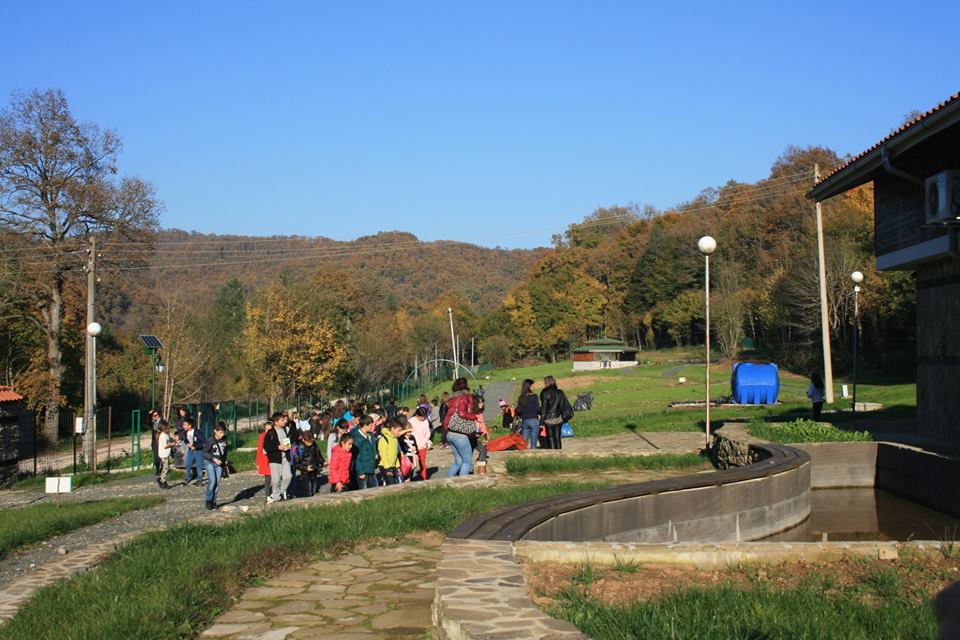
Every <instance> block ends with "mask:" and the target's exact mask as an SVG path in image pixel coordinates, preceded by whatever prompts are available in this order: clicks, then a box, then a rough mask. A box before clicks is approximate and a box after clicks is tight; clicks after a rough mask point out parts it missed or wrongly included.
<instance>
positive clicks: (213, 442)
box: [203, 422, 227, 510]
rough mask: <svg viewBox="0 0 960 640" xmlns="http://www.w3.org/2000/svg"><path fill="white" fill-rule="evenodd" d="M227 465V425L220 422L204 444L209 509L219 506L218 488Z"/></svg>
mask: <svg viewBox="0 0 960 640" xmlns="http://www.w3.org/2000/svg"><path fill="white" fill-rule="evenodd" d="M226 466H227V427H226V426H225V425H224V424H223V423H222V422H220V423H218V424H217V426H216V427H214V429H213V437H212V438H210V439H208V440H207V443H206V444H205V445H203V468H204V470H205V471H206V472H207V509H211V510H212V509H216V508H217V489H219V488H220V478H221V477H223V470H224V469H225V468H226Z"/></svg>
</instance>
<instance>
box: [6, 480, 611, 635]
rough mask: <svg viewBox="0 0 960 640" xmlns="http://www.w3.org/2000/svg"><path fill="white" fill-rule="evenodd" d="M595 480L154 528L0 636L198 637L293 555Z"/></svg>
mask: <svg viewBox="0 0 960 640" xmlns="http://www.w3.org/2000/svg"><path fill="white" fill-rule="evenodd" d="M597 486H600V485H598V484H596V483H594V484H583V483H551V484H550V485H544V486H527V487H522V488H513V489H476V488H465V489H452V488H435V489H425V490H421V491H417V492H410V493H401V494H394V495H390V496H384V497H382V498H377V499H371V500H366V501H364V502H359V503H353V504H351V503H347V504H341V505H336V506H325V507H317V508H312V509H296V510H290V509H284V510H278V511H272V512H266V513H264V514H262V515H258V516H252V517H247V518H245V519H243V520H241V521H238V522H234V523H228V524H224V525H222V526H211V525H199V524H191V525H184V526H181V527H178V528H175V529H172V530H167V531H161V532H155V533H149V534H146V535H144V536H143V537H142V538H139V539H138V540H137V541H135V542H133V543H131V544H130V545H128V546H127V547H124V548H123V550H122V551H121V552H120V553H117V554H115V555H114V556H112V557H111V558H110V559H108V560H107V561H105V562H104V563H103V564H101V565H100V566H99V567H98V568H97V569H95V570H93V571H90V572H88V573H85V574H82V575H78V576H76V577H73V578H71V579H69V580H66V581H63V582H60V583H57V584H55V585H52V586H50V587H47V588H45V589H42V590H41V591H39V592H38V593H37V594H36V596H35V597H34V598H33V600H31V601H30V602H29V603H28V604H27V605H26V606H25V607H24V608H23V609H21V610H20V611H19V612H18V614H17V615H16V616H15V617H14V618H13V619H12V620H11V621H10V622H8V623H7V624H6V625H4V626H2V627H0V638H10V639H14V638H58V640H98V639H102V640H115V639H116V638H151V639H168V638H169V639H173V638H183V637H192V636H195V635H197V634H198V633H199V632H200V631H202V630H203V629H205V628H206V627H207V626H209V624H210V622H211V621H212V620H213V618H214V617H215V616H216V615H218V614H219V613H221V612H222V611H224V610H225V609H227V608H228V607H229V606H230V604H231V602H232V598H233V597H234V596H238V595H239V594H240V593H241V592H242V591H243V590H244V589H245V588H246V587H247V586H248V585H249V584H250V583H251V582H252V581H254V580H257V579H261V578H264V577H267V576H270V575H274V574H277V573H279V572H281V571H283V570H284V569H286V568H289V567H290V566H293V565H295V564H297V563H300V562H307V561H311V560H313V559H316V558H317V557H318V556H321V555H323V554H329V553H336V552H337V551H338V550H343V549H347V548H350V547H351V546H352V545H355V544H364V543H367V542H369V541H372V540H375V539H384V538H387V539H389V538H395V537H398V536H403V535H406V534H409V533H412V532H417V531H450V530H451V529H453V528H454V527H455V526H456V525H457V524H458V523H459V522H461V521H462V520H463V519H464V518H466V517H468V516H470V515H474V514H477V513H481V512H483V511H488V510H490V509H493V508H496V507H500V506H503V505H506V504H512V503H518V502H524V501H527V500H531V499H536V498H540V497H545V496H548V495H554V494H557V493H565V492H570V491H582V490H584V489H588V488H594V487H597ZM54 612H55V613H54Z"/></svg>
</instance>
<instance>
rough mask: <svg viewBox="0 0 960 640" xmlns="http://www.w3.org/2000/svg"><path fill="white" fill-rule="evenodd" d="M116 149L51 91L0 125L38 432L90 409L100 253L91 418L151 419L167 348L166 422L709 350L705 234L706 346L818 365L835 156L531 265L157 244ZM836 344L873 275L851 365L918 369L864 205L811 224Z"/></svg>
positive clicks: (15, 353)
mask: <svg viewBox="0 0 960 640" xmlns="http://www.w3.org/2000/svg"><path fill="white" fill-rule="evenodd" d="M119 150H120V139H119V136H118V135H117V134H116V133H114V132H112V131H109V130H103V129H101V128H100V127H98V126H96V125H93V124H89V123H80V122H77V121H76V120H75V119H74V117H73V116H72V114H71V113H70V110H69V107H68V104H67V101H66V98H65V96H64V95H63V94H62V93H61V92H59V91H32V92H29V93H22V94H16V95H14V97H13V99H12V100H11V103H10V105H9V107H8V108H7V109H6V110H5V111H4V112H3V114H2V116H0V216H2V217H0V335H2V337H3V345H4V346H3V347H2V349H0V367H2V369H0V383H2V384H9V385H13V386H14V387H15V388H17V389H18V390H19V391H20V392H21V393H23V394H24V395H25V396H27V398H28V400H29V402H30V405H31V406H33V407H34V408H36V409H38V410H41V411H42V412H43V415H44V424H45V433H46V435H47V437H48V438H51V439H52V438H55V437H56V431H57V422H58V415H57V414H58V411H59V409H60V408H61V407H63V406H78V405H79V404H80V402H81V398H82V380H83V365H82V362H83V348H84V347H83V335H84V334H83V327H84V325H85V313H84V305H85V287H84V277H83V276H84V274H83V269H82V267H83V264H84V255H85V253H84V252H85V251H86V250H87V247H88V244H87V240H88V239H89V238H91V237H96V238H97V241H98V252H100V253H101V254H102V256H101V262H100V265H101V267H100V268H101V270H102V273H103V278H102V282H101V283H100V285H99V293H98V308H97V317H98V320H100V322H101V323H102V324H103V325H104V327H105V331H104V333H103V334H102V335H101V337H100V338H99V339H98V386H99V388H98V391H99V401H100V403H101V404H104V403H110V404H114V405H117V406H129V407H131V408H132V407H142V406H143V403H144V402H145V401H148V400H149V398H150V395H151V390H150V380H151V375H150V368H151V367H152V365H151V363H150V360H149V358H146V357H145V356H144V353H143V348H142V345H140V343H139V341H138V339H137V336H138V335H139V334H148V333H149V334H154V335H157V336H158V337H160V339H161V341H162V342H163V344H164V348H163V350H162V351H161V357H162V358H163V364H164V367H163V370H162V371H161V372H158V374H157V375H158V380H157V396H158V400H157V404H158V405H160V408H161V409H162V410H163V411H164V412H165V413H169V409H170V407H171V406H172V405H174V404H177V403H181V402H197V401H201V400H202V401H209V400H216V399H226V398H233V397H244V396H246V397H250V396H256V397H269V398H271V399H273V400H276V399H279V398H283V397H287V396H290V395H294V394H296V393H298V392H302V393H304V394H305V395H310V394H317V395H319V394H321V393H323V394H327V395H328V397H329V396H330V395H332V394H340V393H352V394H359V393H364V392H370V391H375V390H378V389H382V388H383V387H385V386H386V385H389V384H390V383H392V382H396V381H398V380H402V379H403V377H404V376H405V375H406V373H407V372H408V371H409V370H410V369H411V368H412V367H414V366H416V365H417V364H419V363H423V362H425V361H428V360H431V359H434V358H436V357H446V358H450V357H451V356H452V355H453V353H452V352H453V347H452V346H451V341H450V335H449V323H448V318H447V309H448V308H451V309H453V313H454V322H455V326H456V328H457V332H458V333H459V335H460V336H461V343H460V346H459V351H460V353H459V356H460V359H461V361H469V354H470V345H471V342H472V339H476V342H475V347H476V348H475V351H476V360H477V361H478V362H480V361H484V362H490V363H492V364H495V365H500V366H502V365H506V364H510V363H514V362H518V361H524V360H542V359H557V358H561V357H566V356H568V355H569V353H570V351H571V350H572V349H573V348H574V347H576V346H577V344H578V343H580V342H582V341H584V340H587V339H589V338H594V337H616V338H620V339H622V340H624V341H626V342H628V343H630V344H632V345H635V346H637V347H639V348H641V349H655V348H659V347H664V346H672V345H681V346H689V345H696V344H702V340H703V329H704V326H703V322H704V320H703V316H704V313H703V308H704V301H703V293H702V291H703V260H702V256H700V254H699V253H698V252H697V250H696V241H697V239H698V238H699V237H700V236H702V235H706V234H710V235H713V236H714V237H716V239H717V241H718V245H719V248H718V250H717V252H716V254H714V258H713V259H712V263H711V264H712V286H713V299H712V301H711V303H712V310H713V316H712V317H713V323H714V327H713V328H714V334H715V335H716V340H717V346H718V347H719V348H720V349H721V350H722V352H723V354H724V355H725V356H726V357H728V358H733V357H735V356H736V354H737V352H738V350H739V349H740V348H741V346H742V341H743V338H745V337H749V338H751V339H752V340H753V341H754V342H755V343H758V344H760V345H762V346H763V347H764V348H765V349H766V350H767V351H768V352H769V353H771V354H775V357H776V358H777V359H778V361H780V362H782V363H784V364H788V365H794V366H798V367H811V366H814V365H815V364H816V362H817V359H818V353H819V350H818V344H819V333H818V331H819V300H818V297H817V296H818V288H817V263H816V253H815V247H816V242H815V236H814V226H813V207H812V203H810V202H809V201H808V200H806V199H805V198H804V193H805V192H806V191H807V190H808V189H809V187H810V186H811V184H812V167H813V165H814V164H815V163H817V164H819V166H820V167H821V169H822V170H829V168H831V167H832V166H835V165H836V164H837V163H838V162H839V160H840V159H839V158H838V157H837V156H836V154H835V153H834V152H832V151H830V150H829V149H824V148H819V147H813V148H802V149H801V148H789V149H787V151H786V152H785V153H784V154H783V155H782V156H781V157H780V158H777V159H776V161H775V162H774V163H773V166H772V167H771V170H770V174H769V176H768V177H767V178H765V179H763V180H760V181H758V182H757V183H754V184H744V183H738V182H733V181H731V182H728V183H727V184H725V185H723V186H721V187H718V188H709V189H705V190H704V191H702V192H701V193H700V194H699V195H698V196H697V197H696V198H694V199H693V200H692V201H690V202H688V203H684V204H682V205H680V206H678V207H675V208H672V209H670V210H667V211H658V210H656V209H654V208H652V207H649V206H646V207H641V206H638V205H628V206H610V207H604V208H599V209H597V210H596V211H594V212H592V213H591V214H589V215H587V216H586V217H585V218H584V220H583V221H582V222H580V223H577V224H573V225H570V226H569V227H568V228H567V229H566V230H565V231H564V232H562V233H559V234H557V235H556V236H554V238H553V247H552V248H550V249H542V250H534V251H507V250H503V249H484V248H482V247H476V246H474V245H470V244H467V243H453V242H446V243H422V242H420V241H419V240H417V239H416V238H415V237H414V236H411V235H409V234H403V233H399V232H391V233H385V234H377V235H374V236H369V237H367V238H361V239H358V240H357V241H355V242H354V243H338V242H335V241H332V240H327V239H323V238H318V239H311V238H303V237H290V238H271V239H263V238H244V237H242V236H211V235H203V234H187V233H185V232H177V231H164V230H161V229H159V228H158V225H159V216H160V213H161V212H162V204H161V202H160V201H159V199H158V198H157V196H156V194H155V193H154V191H153V188H152V187H151V186H150V184H149V183H148V182H146V181H144V180H142V179H140V178H136V177H129V176H122V175H121V174H120V173H119V170H118V167H117V156H118V153H119ZM824 219H825V234H826V249H827V272H828V296H829V302H830V305H829V309H830V328H831V335H832V338H833V340H834V341H835V347H836V348H838V350H839V352H840V354H841V355H842V354H843V350H844V349H845V348H846V345H848V344H849V343H850V339H851V336H852V334H851V331H853V318H852V298H851V296H852V287H851V283H850V282H849V273H850V272H851V271H853V270H859V271H862V272H864V273H865V274H866V275H867V280H866V282H865V284H864V293H863V295H862V298H861V310H862V314H861V317H862V327H863V328H862V331H863V341H862V342H861V344H862V345H864V353H866V354H871V355H872V356H873V358H874V360H875V362H876V364H877V365H892V364H895V363H902V362H905V361H907V360H908V359H909V358H910V357H911V355H912V346H911V345H912V341H913V336H914V323H913V313H914V304H915V292H914V285H913V280H912V278H911V276H910V275H909V274H906V273H898V272H893V273H877V272H876V271H875V269H874V261H873V259H872V243H873V214H872V193H871V189H870V187H869V186H867V187H862V188H860V189H858V190H855V191H853V192H850V193H848V194H846V195H844V196H840V197H837V198H834V199H833V200H831V201H829V202H827V203H825V205H824Z"/></svg>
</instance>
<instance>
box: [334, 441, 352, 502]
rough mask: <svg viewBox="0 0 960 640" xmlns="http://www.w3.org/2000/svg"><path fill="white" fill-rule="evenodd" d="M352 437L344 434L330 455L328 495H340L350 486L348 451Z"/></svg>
mask: <svg viewBox="0 0 960 640" xmlns="http://www.w3.org/2000/svg"><path fill="white" fill-rule="evenodd" d="M352 447H353V436H352V435H350V434H349V433H346V434H344V435H342V436H341V437H340V442H338V443H337V444H336V445H334V447H333V449H332V450H331V453H330V493H341V492H343V491H346V490H347V487H348V486H349V484H350V449H351V448H352Z"/></svg>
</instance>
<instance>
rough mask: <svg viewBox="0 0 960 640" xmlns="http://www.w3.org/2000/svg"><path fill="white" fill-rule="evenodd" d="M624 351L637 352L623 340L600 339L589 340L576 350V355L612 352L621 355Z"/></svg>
mask: <svg viewBox="0 0 960 640" xmlns="http://www.w3.org/2000/svg"><path fill="white" fill-rule="evenodd" d="M624 351H636V349H634V348H633V347H628V346H627V343H626V342H624V341H623V340H613V339H612V338H600V339H599V340H587V342H586V343H585V344H584V345H583V346H582V347H577V348H576V349H574V352H575V353H596V352H610V353H621V352H624Z"/></svg>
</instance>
